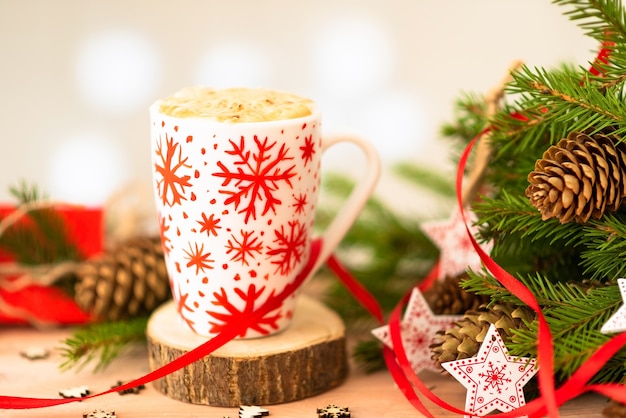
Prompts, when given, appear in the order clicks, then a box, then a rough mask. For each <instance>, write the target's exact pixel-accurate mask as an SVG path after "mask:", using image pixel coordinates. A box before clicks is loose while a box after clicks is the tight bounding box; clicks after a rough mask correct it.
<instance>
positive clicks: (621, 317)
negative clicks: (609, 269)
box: [600, 279, 626, 334]
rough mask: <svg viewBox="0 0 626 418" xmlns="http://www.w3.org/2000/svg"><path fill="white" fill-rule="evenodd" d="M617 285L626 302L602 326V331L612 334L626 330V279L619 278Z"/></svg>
mask: <svg viewBox="0 0 626 418" xmlns="http://www.w3.org/2000/svg"><path fill="white" fill-rule="evenodd" d="M617 286H618V287H619V292H620V294H621V295H622V301H624V303H623V304H622V306H620V308H619V309H618V310H617V311H616V312H615V313H614V314H613V315H611V317H610V318H609V320H608V321H606V323H605V324H604V325H603V326H602V328H601V329H600V332H601V333H603V334H611V333H617V332H624V331H626V279H617Z"/></svg>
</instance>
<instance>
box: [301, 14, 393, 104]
mask: <svg viewBox="0 0 626 418" xmlns="http://www.w3.org/2000/svg"><path fill="white" fill-rule="evenodd" d="M312 59H313V64H312V65H313V70H314V74H313V76H314V77H315V79H316V80H317V84H318V87H319V88H322V89H323V90H327V91H332V93H333V94H334V95H340V96H343V97H349V96H351V97H354V96H359V97H362V96H365V95H367V94H368V93H369V92H371V91H372V90H375V89H377V88H380V87H381V86H383V85H384V84H385V83H387V82H388V81H389V80H390V78H391V75H392V71H393V68H394V65H395V62H394V59H395V57H394V48H393V42H392V40H391V39H390V37H389V34H388V33H387V31H386V30H385V29H384V28H383V27H381V26H380V24H379V23H378V22H376V21H373V20H368V19H363V18H354V17H344V18H342V19H338V20H335V21H333V22H330V23H329V24H327V25H325V26H320V27H319V28H318V32H317V34H316V38H315V43H314V45H313V49H312Z"/></svg>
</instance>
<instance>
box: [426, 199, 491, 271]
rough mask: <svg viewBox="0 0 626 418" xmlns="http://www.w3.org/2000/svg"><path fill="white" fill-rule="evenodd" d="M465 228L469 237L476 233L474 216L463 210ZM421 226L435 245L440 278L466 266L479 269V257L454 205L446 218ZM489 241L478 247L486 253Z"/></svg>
mask: <svg viewBox="0 0 626 418" xmlns="http://www.w3.org/2000/svg"><path fill="white" fill-rule="evenodd" d="M465 216H466V218H467V221H468V227H469V231H470V233H471V234H472V236H475V235H476V233H477V232H478V227H477V226H475V225H474V223H475V221H476V219H477V218H476V215H475V214H474V213H473V212H471V211H467V210H466V211H465ZM422 229H423V230H424V232H425V233H426V235H428V237H429V238H430V239H431V240H432V241H433V242H434V243H435V244H436V245H437V246H438V247H439V250H440V254H439V276H438V278H439V279H440V280H442V279H444V278H445V277H455V276H458V275H459V274H461V273H463V272H465V271H466V270H467V269H468V268H469V269H472V270H479V269H480V268H481V266H482V263H481V260H480V256H479V255H478V253H477V252H476V250H474V247H473V246H472V241H471V239H470V236H469V235H468V233H467V229H466V227H465V222H464V220H463V216H462V213H461V211H460V210H459V208H458V207H457V208H456V209H455V210H454V212H453V213H452V216H451V217H450V219H447V220H445V221H432V222H426V223H424V224H423V225H422ZM492 247H493V243H484V244H481V248H482V249H483V250H484V251H485V252H486V253H487V254H489V252H490V251H491V248H492Z"/></svg>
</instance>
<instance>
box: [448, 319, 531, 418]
mask: <svg viewBox="0 0 626 418" xmlns="http://www.w3.org/2000/svg"><path fill="white" fill-rule="evenodd" d="M442 366H443V368H444V369H446V370H447V371H448V372H449V373H450V374H451V375H452V376H453V377H454V378H455V379H456V380H458V381H459V382H461V384H462V385H463V386H465V387H466V388H467V395H466V397H465V412H468V413H469V414H470V415H465V417H466V418H469V417H471V416H481V417H482V416H485V415H487V414H488V413H490V412H491V411H496V410H497V411H500V412H511V411H512V410H514V409H517V408H520V407H522V406H524V405H525V404H526V399H525V398H524V385H525V384H526V383H528V381H529V380H530V379H531V378H532V377H533V376H534V375H535V374H536V373H537V371H538V368H537V360H536V359H529V358H526V357H512V356H509V352H508V350H507V348H506V347H505V345H504V342H503V341H502V337H501V336H500V333H499V332H498V330H497V329H496V327H495V326H494V325H493V324H492V325H491V326H490V327H489V330H488V331H487V335H485V340H484V341H483V343H482V344H481V346H480V350H479V351H478V354H476V356H475V357H472V358H467V359H464V360H454V361H449V362H446V363H442Z"/></svg>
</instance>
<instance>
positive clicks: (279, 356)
mask: <svg viewBox="0 0 626 418" xmlns="http://www.w3.org/2000/svg"><path fill="white" fill-rule="evenodd" d="M147 337H148V356H149V362H150V369H151V370H155V369H157V368H159V367H161V366H163V365H165V364H166V363H169V362H170V361H172V360H173V359H175V358H177V357H179V356H180V355H181V354H184V353H186V352H188V351H191V350H192V349H194V348H196V347H197V346H199V345H200V344H202V343H203V342H205V341H206V338H205V337H201V336H199V335H197V334H194V333H193V332H192V331H190V330H188V329H187V328H185V327H183V326H182V325H181V323H180V322H179V318H178V314H177V313H176V309H175V306H174V303H173V302H168V303H167V304H165V305H163V306H162V307H160V308H159V309H157V310H156V311H155V312H154V313H153V315H152V317H151V318H150V320H149V322H148V328H147ZM346 351H347V350H346V340H345V327H344V324H343V321H342V320H341V318H340V317H339V315H337V314H336V313H335V312H333V311H332V310H330V309H329V308H327V307H326V306H324V305H323V304H322V303H320V302H318V301H316V300H314V299H311V298H309V297H306V296H298V302H297V304H296V309H295V311H294V317H293V321H292V323H291V325H290V326H289V327H288V328H287V329H286V330H284V331H282V332H280V333H278V334H275V335H271V336H268V337H262V338H255V339H245V340H232V341H230V342H228V343H227V344H226V345H224V346H223V347H220V348H219V349H218V350H216V351H214V352H213V354H211V355H210V356H207V357H205V358H203V359H201V360H199V361H197V362H195V363H192V364H190V365H188V366H186V367H184V368H182V369H180V370H178V371H176V372H174V373H172V374H170V375H168V376H166V377H164V378H162V379H159V380H157V381H156V383H155V385H156V386H157V388H158V389H159V390H160V391H161V392H163V393H164V394H165V395H167V396H169V397H170V398H173V399H177V400H180V401H183V402H188V403H193V404H201V405H213V406H222V407H235V406H239V405H272V404H277V403H282V402H290V401H296V400H299V399H303V398H306V397H309V396H313V395H316V394H319V393H322V392H324V391H326V390H328V389H331V388H333V387H336V386H338V385H339V384H340V383H341V382H342V381H343V380H344V379H345V377H346V375H347V374H348V361H347V353H346Z"/></svg>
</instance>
